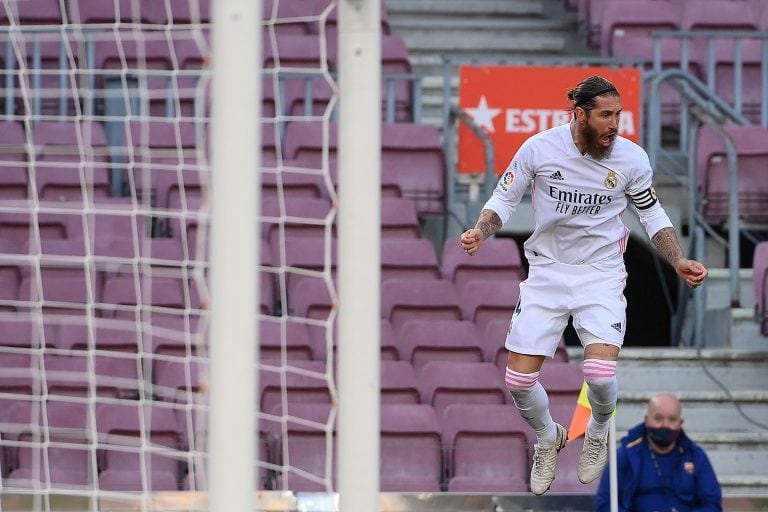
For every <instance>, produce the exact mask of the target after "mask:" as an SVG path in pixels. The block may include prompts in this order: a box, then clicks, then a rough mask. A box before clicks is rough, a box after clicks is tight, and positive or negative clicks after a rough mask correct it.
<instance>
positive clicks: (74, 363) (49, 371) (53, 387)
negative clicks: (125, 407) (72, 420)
mask: <svg viewBox="0 0 768 512" xmlns="http://www.w3.org/2000/svg"><path fill="white" fill-rule="evenodd" d="M90 359H91V357H90V356H89V355H88V354H87V353H80V354H73V355H57V354H46V355H45V356H44V359H43V365H44V367H43V370H44V372H45V385H46V386H47V392H48V394H49V395H50V396H59V397H61V396H80V397H92V396H93V391H92V390H95V393H96V396H103V397H112V398H129V399H135V398H136V397H138V390H139V388H140V387H141V385H142V381H143V378H142V377H143V375H142V374H141V373H140V369H139V365H138V363H137V362H136V361H135V360H134V361H131V360H129V359H121V358H117V357H113V356H111V355H110V356H101V355H99V356H94V357H93V362H91V361H89V360H90ZM92 368H93V369H92ZM91 381H94V382H93V383H92V382H91Z"/></svg>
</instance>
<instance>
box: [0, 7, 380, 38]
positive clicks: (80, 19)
mask: <svg viewBox="0 0 768 512" xmlns="http://www.w3.org/2000/svg"><path fill="white" fill-rule="evenodd" d="M336 13H337V9H336V8H335V4H334V3H332V2H330V1H329V0H265V1H264V2H262V16H261V19H262V20H264V21H268V22H270V23H271V24H273V25H274V26H275V27H276V29H277V30H281V31H285V32H301V33H318V32H319V22H318V21H317V20H318V19H319V18H320V17H321V15H322V17H323V18H324V19H325V23H326V29H328V27H332V30H333V29H335V26H336V23H337V14H336ZM211 14H212V11H211V2H210V0H117V1H116V2H103V1H101V0H66V2H65V3H64V5H63V7H62V4H61V3H60V2H59V0H25V1H24V2H19V3H15V4H8V5H5V6H3V7H1V8H0V22H2V23H4V24H9V23H10V21H11V20H12V21H13V22H15V23H17V24H20V25H41V24H46V25H52V24H55V25H58V24H61V23H75V24H104V25H112V24H115V23H122V24H126V25H130V24H136V23H141V24H147V25H169V24H172V25H186V24H197V23H205V24H207V23H209V22H210V21H211ZM381 16H382V30H383V31H384V32H387V33H388V32H389V23H388V21H387V10H386V8H385V6H384V5H382V11H381ZM301 18H314V20H312V19H301ZM278 27H279V28H278Z"/></svg>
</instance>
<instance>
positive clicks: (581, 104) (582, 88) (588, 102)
mask: <svg viewBox="0 0 768 512" xmlns="http://www.w3.org/2000/svg"><path fill="white" fill-rule="evenodd" d="M603 94H610V95H611V96H619V91H618V90H617V89H616V86H615V85H613V84H612V83H611V82H610V81H609V80H607V79H605V78H603V77H602V76H598V75H593V76H590V77H589V78H585V79H584V80H582V81H581V82H579V85H577V86H576V87H574V88H573V89H568V94H567V95H568V99H569V100H570V101H572V102H573V107H572V108H571V110H575V109H576V108H582V109H584V110H591V109H593V108H595V103H596V101H595V98H596V97H598V96H602V95H603Z"/></svg>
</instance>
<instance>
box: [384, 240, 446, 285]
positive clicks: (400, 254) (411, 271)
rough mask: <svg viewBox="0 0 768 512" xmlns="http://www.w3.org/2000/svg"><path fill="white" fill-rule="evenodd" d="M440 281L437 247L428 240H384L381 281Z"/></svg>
mask: <svg viewBox="0 0 768 512" xmlns="http://www.w3.org/2000/svg"><path fill="white" fill-rule="evenodd" d="M389 279H440V266H439V264H438V262H437V254H436V253H435V246H434V245H432V242H430V241H429V240H427V239H426V238H383V239H382V240H381V280H382V282H383V281H386V280H389Z"/></svg>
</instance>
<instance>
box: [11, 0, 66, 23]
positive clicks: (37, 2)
mask: <svg viewBox="0 0 768 512" xmlns="http://www.w3.org/2000/svg"><path fill="white" fill-rule="evenodd" d="M11 20H13V23H14V24H18V25H61V22H62V13H61V8H60V5H59V0H27V1H24V2H9V3H4V4H3V5H2V6H0V24H2V25H6V26H7V25H10V22H11Z"/></svg>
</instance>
